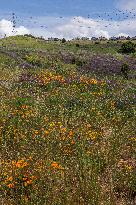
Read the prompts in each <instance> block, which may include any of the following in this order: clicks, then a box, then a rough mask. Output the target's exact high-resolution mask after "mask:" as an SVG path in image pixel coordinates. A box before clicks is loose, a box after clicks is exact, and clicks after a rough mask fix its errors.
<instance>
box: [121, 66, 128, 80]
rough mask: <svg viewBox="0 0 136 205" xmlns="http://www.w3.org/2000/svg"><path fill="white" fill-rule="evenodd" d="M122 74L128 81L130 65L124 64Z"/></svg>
mask: <svg viewBox="0 0 136 205" xmlns="http://www.w3.org/2000/svg"><path fill="white" fill-rule="evenodd" d="M121 72H122V74H123V75H124V77H125V78H126V79H128V72H129V65H128V63H124V64H122V66H121Z"/></svg>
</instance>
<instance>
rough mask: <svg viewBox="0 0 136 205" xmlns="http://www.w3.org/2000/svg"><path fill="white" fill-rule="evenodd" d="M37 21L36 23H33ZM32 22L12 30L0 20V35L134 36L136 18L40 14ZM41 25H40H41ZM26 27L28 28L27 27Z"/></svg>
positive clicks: (9, 25)
mask: <svg viewBox="0 0 136 205" xmlns="http://www.w3.org/2000/svg"><path fill="white" fill-rule="evenodd" d="M35 21H37V23H36V24H35V23H33V22H35ZM33 22H30V21H28V19H25V20H24V21H22V22H21V24H22V23H23V25H24V26H18V27H16V28H15V29H14V30H13V23H12V22H11V21H8V20H5V19H3V20H1V21H0V35H1V36H2V35H4V34H6V35H7V36H10V35H23V34H26V33H28V34H29V33H31V34H32V35H36V36H43V37H44V38H46V39H47V38H48V37H58V38H63V37H64V38H66V39H72V38H75V37H88V38H91V37H92V36H95V37H99V36H103V37H106V38H109V37H111V36H121V35H123V36H128V35H129V36H135V35H136V18H135V19H134V18H133V19H125V20H120V21H116V20H112V21H108V20H106V19H105V20H98V19H91V18H90V19H88V18H84V17H81V16H79V17H63V19H59V18H57V17H49V16H48V17H47V16H45V17H44V16H41V17H37V18H33ZM41 26H42V27H41ZM27 28H28V29H27Z"/></svg>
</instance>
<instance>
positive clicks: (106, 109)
mask: <svg viewBox="0 0 136 205" xmlns="http://www.w3.org/2000/svg"><path fill="white" fill-rule="evenodd" d="M122 43H123V42H121V41H118V42H117V41H115V42H114V41H108V42H107V41H106V42H105V41H103V42H97V43H96V42H91V41H67V42H65V43H62V42H61V41H57V42H51V41H44V40H40V39H36V38H35V39H34V38H30V37H24V36H16V37H8V38H5V39H1V40H0V95H1V101H0V102H1V104H0V111H1V118H0V159H1V167H0V171H1V175H0V189H1V192H0V204H4V205H14V204H15V205H19V204H21V205H23V204H24V205H25V204H26V205H27V204H28V205H29V204H32V205H36V204H39V205H44V204H48V205H70V204H71V205H128V204H132V205H134V204H135V203H136V135H135V134H136V133H135V124H136V113H135V110H136V101H135V93H136V54H135V53H134V54H129V55H126V54H122V53H121V52H119V50H120V48H121V45H122ZM124 64H127V66H128V67H129V70H128V73H127V77H126V75H124V73H123V72H122V70H121V69H122V66H123V65H124Z"/></svg>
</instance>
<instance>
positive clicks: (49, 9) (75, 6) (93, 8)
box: [0, 0, 115, 16]
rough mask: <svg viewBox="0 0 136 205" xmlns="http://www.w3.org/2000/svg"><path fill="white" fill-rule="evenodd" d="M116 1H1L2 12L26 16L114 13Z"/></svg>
mask: <svg viewBox="0 0 136 205" xmlns="http://www.w3.org/2000/svg"><path fill="white" fill-rule="evenodd" d="M113 8H115V1H114V0H23V1H22V0H0V10H1V11H3V12H13V11H14V12H17V13H20V14H21V13H22V14H24V13H25V14H26V15H29V14H31V15H37V16H39V15H41V14H42V15H64V16H70V15H72V16H73V15H82V16H86V14H87V13H88V14H91V13H92V12H96V13H97V12H105V11H112V10H113Z"/></svg>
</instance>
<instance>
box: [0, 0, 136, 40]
mask: <svg viewBox="0 0 136 205" xmlns="http://www.w3.org/2000/svg"><path fill="white" fill-rule="evenodd" d="M13 13H15V15H14V18H13V15H12V14H13ZM13 20H15V22H14V23H13ZM25 33H31V34H33V35H36V36H43V37H45V38H48V37H51V36H52V37H59V38H62V37H65V38H67V39H71V38H75V37H89V38H91V37H92V36H96V37H98V36H105V37H107V38H109V37H111V36H120V35H126V36H128V35H129V36H135V35H136V0H0V37H3V36H4V35H6V36H10V35H18V34H20V35H21V34H25Z"/></svg>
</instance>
